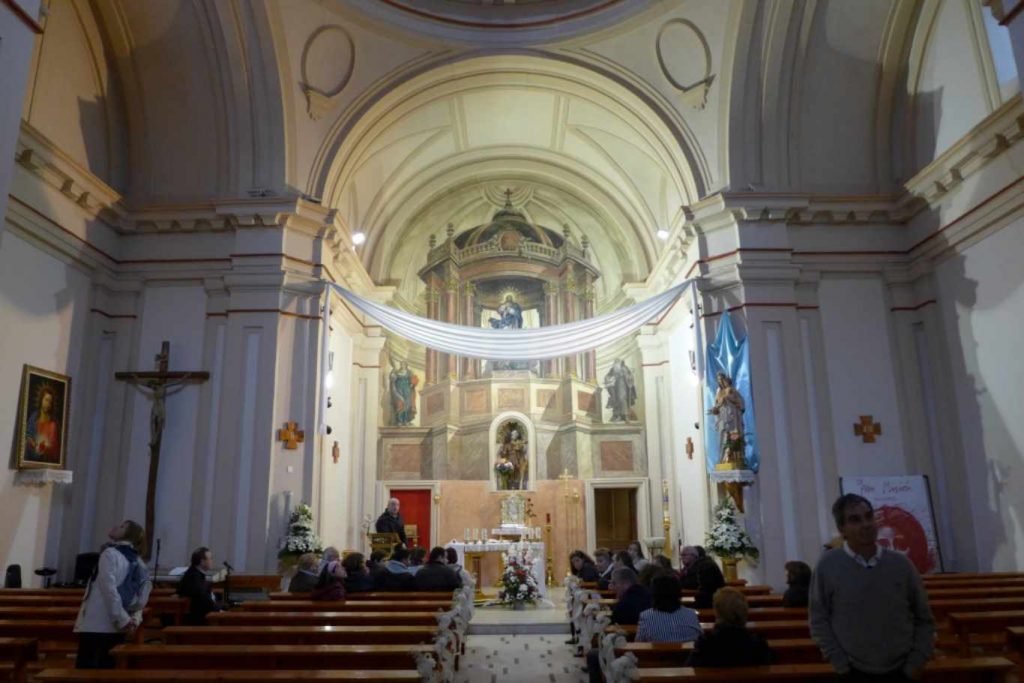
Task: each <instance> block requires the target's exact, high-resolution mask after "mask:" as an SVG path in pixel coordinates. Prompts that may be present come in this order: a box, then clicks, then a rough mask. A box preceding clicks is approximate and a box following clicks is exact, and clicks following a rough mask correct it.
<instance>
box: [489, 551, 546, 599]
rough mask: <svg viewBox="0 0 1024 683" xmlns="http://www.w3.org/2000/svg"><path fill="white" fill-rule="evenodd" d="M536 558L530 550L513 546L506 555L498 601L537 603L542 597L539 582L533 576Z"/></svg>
mask: <svg viewBox="0 0 1024 683" xmlns="http://www.w3.org/2000/svg"><path fill="white" fill-rule="evenodd" d="M534 562H536V558H534V557H533V553H532V552H531V551H530V550H529V549H528V548H522V547H520V546H519V545H518V544H513V545H512V547H510V548H509V549H508V552H507V553H505V571H504V572H502V575H501V586H502V587H501V590H500V591H499V592H498V600H500V601H501V602H504V603H507V604H515V603H517V602H518V603H526V602H530V603H532V602H536V601H537V598H539V597H540V589H539V588H538V587H537V580H536V579H535V578H534V576H533V571H532V569H533V563H534Z"/></svg>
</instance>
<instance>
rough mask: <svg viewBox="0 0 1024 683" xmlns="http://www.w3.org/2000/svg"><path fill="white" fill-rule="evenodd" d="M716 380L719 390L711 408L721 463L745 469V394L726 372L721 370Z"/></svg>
mask: <svg viewBox="0 0 1024 683" xmlns="http://www.w3.org/2000/svg"><path fill="white" fill-rule="evenodd" d="M715 380H716V381H717V383H718V391H716V392H715V404H714V406H713V407H712V408H711V414H712V415H714V416H715V431H717V432H718V443H719V446H720V449H719V453H720V456H719V463H722V464H726V463H729V464H735V465H737V466H739V467H740V468H741V469H745V468H746V458H745V457H744V454H743V452H744V449H745V447H746V442H745V441H744V439H743V412H744V411H745V410H746V406H745V404H744V402H743V396H741V395H740V392H738V391H736V387H734V386H733V385H732V380H731V379H730V378H729V376H728V375H726V374H725V373H724V372H719V373H718V375H717V376H716V377H715Z"/></svg>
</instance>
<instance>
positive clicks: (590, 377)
mask: <svg viewBox="0 0 1024 683" xmlns="http://www.w3.org/2000/svg"><path fill="white" fill-rule="evenodd" d="M581 299H582V302H583V313H582V316H581V319H582V320H589V319H591V318H593V317H594V278H593V276H592V275H591V274H590V273H587V274H586V275H584V277H583V291H582V292H581ZM583 380H584V381H586V382H596V381H597V350H596V349H590V350H589V351H584V352H583Z"/></svg>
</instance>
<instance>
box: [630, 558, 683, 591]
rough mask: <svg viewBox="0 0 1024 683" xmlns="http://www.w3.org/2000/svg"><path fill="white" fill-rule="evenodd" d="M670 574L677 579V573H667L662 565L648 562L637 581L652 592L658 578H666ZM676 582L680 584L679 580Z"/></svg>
mask: <svg viewBox="0 0 1024 683" xmlns="http://www.w3.org/2000/svg"><path fill="white" fill-rule="evenodd" d="M668 574H671V575H672V577H673V578H674V577H675V572H667V571H665V569H664V568H663V567H662V566H661V565H659V564H657V563H655V562H648V563H647V564H645V565H644V568H643V569H642V570H640V573H639V575H638V578H637V581H639V582H640V585H641V586H643V587H644V588H646V589H647V590H651V583H653V582H654V580H655V579H656V578H658V577H659V576H666V575H668ZM676 581H677V582H678V581H679V579H676Z"/></svg>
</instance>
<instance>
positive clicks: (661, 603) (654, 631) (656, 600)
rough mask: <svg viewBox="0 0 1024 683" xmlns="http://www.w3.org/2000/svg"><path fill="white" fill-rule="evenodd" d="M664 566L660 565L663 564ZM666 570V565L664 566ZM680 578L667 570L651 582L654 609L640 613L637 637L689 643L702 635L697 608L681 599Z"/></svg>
mask: <svg viewBox="0 0 1024 683" xmlns="http://www.w3.org/2000/svg"><path fill="white" fill-rule="evenodd" d="M659 569H660V567H659ZM662 571H664V569H662ZM681 591H682V589H681V588H680V587H679V579H677V578H676V577H675V576H672V575H668V574H665V575H663V576H659V577H657V578H656V579H654V581H653V582H652V585H651V609H647V610H644V611H643V612H641V613H640V623H639V624H637V629H636V639H637V642H640V643H686V642H689V641H691V640H697V638H700V635H701V629H700V619H699V618H698V617H697V611H696V610H692V609H690V608H689V607H683V605H682V603H680V602H679V598H680V597H681Z"/></svg>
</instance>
